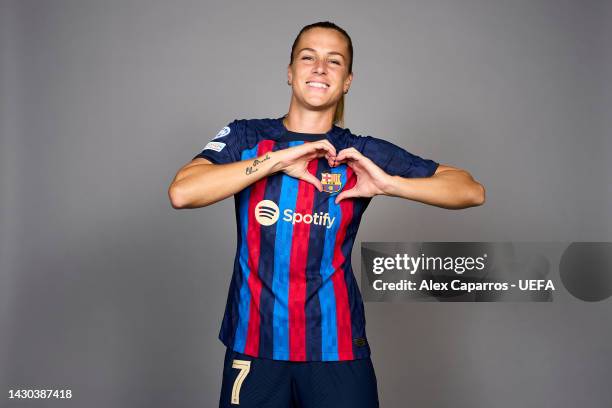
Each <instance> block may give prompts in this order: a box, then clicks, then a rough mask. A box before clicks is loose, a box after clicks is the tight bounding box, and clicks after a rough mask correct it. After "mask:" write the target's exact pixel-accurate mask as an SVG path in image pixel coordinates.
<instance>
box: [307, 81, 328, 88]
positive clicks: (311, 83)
mask: <svg viewBox="0 0 612 408" xmlns="http://www.w3.org/2000/svg"><path fill="white" fill-rule="evenodd" d="M307 84H308V85H310V86H314V87H315V88H327V87H328V85H326V84H324V83H321V82H312V81H311V82H307Z"/></svg>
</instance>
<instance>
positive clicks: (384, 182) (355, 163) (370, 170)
mask: <svg viewBox="0 0 612 408" xmlns="http://www.w3.org/2000/svg"><path fill="white" fill-rule="evenodd" d="M332 159H333V158H332ZM338 163H346V165H347V166H349V167H350V168H351V169H353V171H354V172H355V175H356V176H357V183H356V184H355V186H354V187H353V188H350V189H348V190H344V191H342V192H341V193H340V194H338V196H337V197H336V204H338V203H339V202H340V201H342V200H344V199H345V198H351V197H374V196H375V195H378V194H385V189H386V187H387V186H388V185H389V183H390V180H389V178H390V177H391V176H389V175H388V174H387V173H385V171H384V170H382V169H381V168H380V167H378V166H377V165H376V164H375V163H374V162H373V161H372V160H370V159H368V158H367V157H365V156H364V155H362V154H361V153H360V152H359V151H358V150H357V149H355V148H354V147H349V148H347V149H343V150H341V151H340V153H338V156H336V165H338Z"/></svg>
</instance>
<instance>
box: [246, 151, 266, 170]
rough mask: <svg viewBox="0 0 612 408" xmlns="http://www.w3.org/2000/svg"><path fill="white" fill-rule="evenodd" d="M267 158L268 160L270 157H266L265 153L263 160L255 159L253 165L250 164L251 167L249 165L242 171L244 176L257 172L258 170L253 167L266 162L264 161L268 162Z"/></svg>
mask: <svg viewBox="0 0 612 408" xmlns="http://www.w3.org/2000/svg"><path fill="white" fill-rule="evenodd" d="M269 158H270V156H269V155H268V153H266V155H265V156H264V158H263V159H261V160H259V159H255V160H253V164H251V165H250V166H248V167H247V168H246V169H244V172H245V174H247V175H248V174H251V173H255V172H256V171H257V170H259V169H256V168H255V167H256V166H257V165H258V164H261V163H263V162H265V161H266V160H268V159H269Z"/></svg>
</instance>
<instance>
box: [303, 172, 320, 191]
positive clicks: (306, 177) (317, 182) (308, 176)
mask: <svg viewBox="0 0 612 408" xmlns="http://www.w3.org/2000/svg"><path fill="white" fill-rule="evenodd" d="M300 179H301V180H304V181H306V182H308V183H310V184H312V185H314V186H315V187H316V188H317V190H319V192H322V191H323V184H321V181H320V180H319V179H318V178H316V177H315V176H313V175H312V173H308V172H306V173H304V175H303V176H302V177H300Z"/></svg>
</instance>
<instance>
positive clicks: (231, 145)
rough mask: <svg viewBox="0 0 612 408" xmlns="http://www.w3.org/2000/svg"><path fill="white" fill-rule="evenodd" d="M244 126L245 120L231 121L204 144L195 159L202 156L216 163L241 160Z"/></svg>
mask: <svg viewBox="0 0 612 408" xmlns="http://www.w3.org/2000/svg"><path fill="white" fill-rule="evenodd" d="M244 127H245V124H244V120H234V121H233V122H231V123H229V124H228V125H227V126H225V127H224V128H223V129H221V130H220V131H219V132H218V133H217V135H216V136H215V137H213V138H212V139H211V140H210V142H208V143H207V144H206V146H204V149H202V151H201V152H200V153H199V154H198V155H197V156H195V157H194V159H196V158H198V157H201V158H204V159H207V160H210V161H211V162H212V163H215V164H225V163H232V162H236V161H240V151H241V148H240V146H241V144H242V143H243V140H244Z"/></svg>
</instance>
